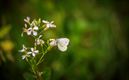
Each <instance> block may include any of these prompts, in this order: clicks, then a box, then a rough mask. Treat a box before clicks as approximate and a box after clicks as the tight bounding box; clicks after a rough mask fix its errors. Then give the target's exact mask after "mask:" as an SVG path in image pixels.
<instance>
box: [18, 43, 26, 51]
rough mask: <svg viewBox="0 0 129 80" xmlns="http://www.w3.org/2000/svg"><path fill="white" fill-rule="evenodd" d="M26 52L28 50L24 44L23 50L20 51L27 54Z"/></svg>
mask: <svg viewBox="0 0 129 80" xmlns="http://www.w3.org/2000/svg"><path fill="white" fill-rule="evenodd" d="M26 50H27V48H26V47H25V45H24V44H23V45H22V49H21V50H19V52H25V51H26Z"/></svg>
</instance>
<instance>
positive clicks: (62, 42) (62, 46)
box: [57, 38, 69, 51]
mask: <svg viewBox="0 0 129 80" xmlns="http://www.w3.org/2000/svg"><path fill="white" fill-rule="evenodd" d="M68 44H69V39H68V38H60V39H57V46H58V49H59V50H60V51H66V50H67V45H68Z"/></svg>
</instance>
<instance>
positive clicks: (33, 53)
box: [27, 48, 39, 57]
mask: <svg viewBox="0 0 129 80" xmlns="http://www.w3.org/2000/svg"><path fill="white" fill-rule="evenodd" d="M37 53H39V50H36V49H34V48H31V52H28V53H27V54H32V56H34V57H35V55H36V54H37Z"/></svg>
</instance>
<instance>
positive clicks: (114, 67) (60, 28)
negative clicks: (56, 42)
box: [0, 0, 129, 80]
mask: <svg viewBox="0 0 129 80" xmlns="http://www.w3.org/2000/svg"><path fill="white" fill-rule="evenodd" d="M26 16H30V17H31V19H34V18H37V19H38V18H42V19H45V20H49V21H51V20H53V21H54V22H55V24H56V25H57V28H56V29H55V31H49V32H48V33H50V34H52V35H53V36H57V37H64V36H65V37H68V38H69V39H70V45H69V46H68V50H67V51H66V52H64V53H62V52H60V51H59V50H57V49H56V48H53V49H52V51H50V52H49V53H48V54H47V55H46V56H45V61H44V63H42V65H41V66H40V69H41V70H43V72H44V75H43V77H44V79H45V80H129V1H128V0H0V80H34V79H33V78H32V74H30V70H29V69H30V67H29V66H28V64H26V63H25V62H24V61H23V60H22V59H21V55H20V53H19V52H18V50H19V49H21V46H22V44H23V43H26V44H30V43H28V42H31V40H30V39H28V38H27V37H24V38H22V37H21V32H22V28H23V27H24V21H23V19H24V18H26ZM25 78H26V79H25Z"/></svg>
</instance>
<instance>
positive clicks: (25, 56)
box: [22, 54, 30, 59]
mask: <svg viewBox="0 0 129 80" xmlns="http://www.w3.org/2000/svg"><path fill="white" fill-rule="evenodd" d="M27 57H30V55H28V54H25V55H22V59H25V58H27Z"/></svg>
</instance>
